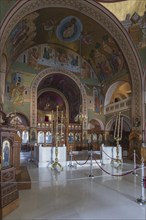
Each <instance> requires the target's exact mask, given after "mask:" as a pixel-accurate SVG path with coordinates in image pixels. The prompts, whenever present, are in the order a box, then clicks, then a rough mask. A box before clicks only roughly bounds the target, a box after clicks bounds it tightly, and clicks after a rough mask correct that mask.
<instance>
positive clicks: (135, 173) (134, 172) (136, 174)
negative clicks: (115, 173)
mask: <svg viewBox="0 0 146 220" xmlns="http://www.w3.org/2000/svg"><path fill="white" fill-rule="evenodd" d="M133 156H134V158H133V161H134V171H133V173H132V174H133V175H135V176H138V173H137V172H136V167H137V166H136V153H135V150H134V153H133Z"/></svg>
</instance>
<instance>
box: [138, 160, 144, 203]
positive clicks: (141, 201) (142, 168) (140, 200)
mask: <svg viewBox="0 0 146 220" xmlns="http://www.w3.org/2000/svg"><path fill="white" fill-rule="evenodd" d="M136 201H137V203H138V204H139V205H146V200H145V193H144V159H143V158H142V159H141V196H140V198H138V199H137V200H136Z"/></svg>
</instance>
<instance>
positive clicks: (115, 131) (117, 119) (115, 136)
mask: <svg viewBox="0 0 146 220" xmlns="http://www.w3.org/2000/svg"><path fill="white" fill-rule="evenodd" d="M117 124H118V115H117V117H116V122H115V130H114V138H116V131H117Z"/></svg>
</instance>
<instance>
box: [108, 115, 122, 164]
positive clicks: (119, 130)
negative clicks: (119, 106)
mask: <svg viewBox="0 0 146 220" xmlns="http://www.w3.org/2000/svg"><path fill="white" fill-rule="evenodd" d="M122 129H123V117H121V112H119V114H118V115H117V117H116V123H115V130H114V140H115V141H116V153H117V155H116V159H112V161H111V163H115V162H116V163H117V164H119V165H121V164H122V160H121V159H119V141H121V140H122Z"/></svg>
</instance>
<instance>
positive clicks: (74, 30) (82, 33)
mask: <svg viewBox="0 0 146 220" xmlns="http://www.w3.org/2000/svg"><path fill="white" fill-rule="evenodd" d="M93 27H94V28H93ZM40 44H47V45H48V46H51V48H52V49H53V47H54V48H55V47H57V46H61V47H62V48H64V51H65V50H66V51H67V50H68V49H69V50H70V51H73V52H75V53H77V54H78V55H79V56H81V57H83V59H84V60H86V61H87V62H88V63H89V64H90V65H91V66H92V68H93V70H94V72H96V73H97V78H98V79H99V81H100V82H102V81H103V80H105V78H110V77H111V75H112V76H114V77H117V76H118V74H117V73H120V74H127V73H129V70H128V68H127V65H126V61H125V59H124V56H123V53H122V51H121V50H120V47H119V46H118V44H117V42H116V41H115V40H114V38H113V37H112V36H111V35H110V34H109V33H108V32H107V31H106V30H105V29H104V28H103V27H102V26H101V25H100V24H98V23H97V22H95V21H94V20H92V19H91V18H89V17H87V16H85V15H83V14H81V13H79V12H77V11H74V10H71V9H65V8H45V9H41V10H38V11H35V12H34V13H31V14H29V15H27V16H26V17H24V18H23V19H22V20H21V21H20V22H19V23H18V24H17V25H16V26H15V28H14V29H13V31H12V32H11V34H10V37H9V39H8V40H7V50H8V53H9V54H10V56H11V58H12V59H13V60H12V61H13V62H14V61H15V60H16V58H17V57H18V56H19V55H20V54H21V53H22V52H23V51H25V50H27V49H29V48H30V47H33V46H36V45H40ZM63 53H64V54H65V52H63ZM66 53H67V52H66ZM55 56H57V55H56V54H55Z"/></svg>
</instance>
